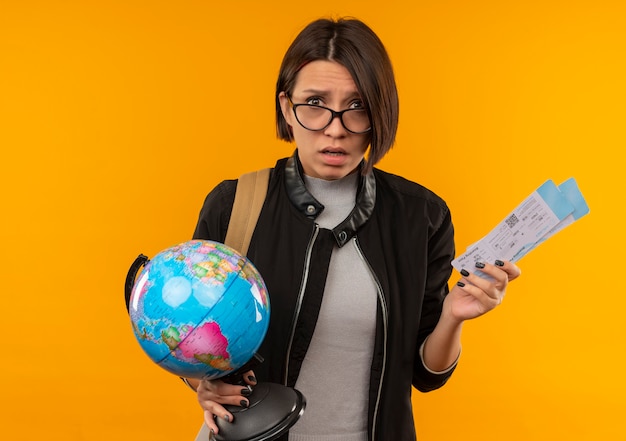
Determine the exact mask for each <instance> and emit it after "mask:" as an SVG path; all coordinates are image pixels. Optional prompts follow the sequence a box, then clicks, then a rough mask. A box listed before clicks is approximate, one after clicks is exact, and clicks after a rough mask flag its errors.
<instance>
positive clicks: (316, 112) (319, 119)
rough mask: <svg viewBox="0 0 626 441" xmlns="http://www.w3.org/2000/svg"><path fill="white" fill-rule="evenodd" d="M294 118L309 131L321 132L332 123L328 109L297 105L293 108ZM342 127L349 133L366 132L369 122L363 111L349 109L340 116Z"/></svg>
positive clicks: (331, 114)
mask: <svg viewBox="0 0 626 441" xmlns="http://www.w3.org/2000/svg"><path fill="white" fill-rule="evenodd" d="M295 112H296V117H297V118H298V121H299V122H300V124H302V126H303V127H304V128H306V129H309V130H322V129H324V128H326V127H327V126H328V125H329V124H330V123H331V121H332V118H333V113H332V111H331V110H330V109H326V108H324V107H320V106H313V105H299V106H296V108H295ZM340 118H341V120H342V122H343V125H344V127H345V128H346V129H348V130H349V131H351V132H355V133H359V132H367V131H368V130H369V128H370V120H369V116H368V115H367V111H366V110H364V109H349V110H346V111H344V112H342V114H341V116H340Z"/></svg>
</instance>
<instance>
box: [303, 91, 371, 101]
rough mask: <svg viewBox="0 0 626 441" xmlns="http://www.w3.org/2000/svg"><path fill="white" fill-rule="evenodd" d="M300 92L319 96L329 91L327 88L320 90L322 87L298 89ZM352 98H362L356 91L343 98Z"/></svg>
mask: <svg viewBox="0 0 626 441" xmlns="http://www.w3.org/2000/svg"><path fill="white" fill-rule="evenodd" d="M300 93H301V94H305V95H320V96H327V95H328V94H329V93H330V92H329V91H328V90H322V89H304V90H302V91H300ZM353 98H358V99H362V98H361V94H360V93H359V92H358V91H356V90H355V91H354V92H352V93H351V94H349V95H347V97H346V98H345V99H347V100H350V99H353Z"/></svg>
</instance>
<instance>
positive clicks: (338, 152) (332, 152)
mask: <svg viewBox="0 0 626 441" xmlns="http://www.w3.org/2000/svg"><path fill="white" fill-rule="evenodd" d="M322 153H323V154H324V155H329V156H344V155H346V152H345V150H343V149H340V148H334V147H327V148H325V149H324V150H322Z"/></svg>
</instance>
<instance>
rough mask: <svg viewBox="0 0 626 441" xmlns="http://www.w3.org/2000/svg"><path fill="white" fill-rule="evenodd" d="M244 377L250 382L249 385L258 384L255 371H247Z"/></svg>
mask: <svg viewBox="0 0 626 441" xmlns="http://www.w3.org/2000/svg"><path fill="white" fill-rule="evenodd" d="M243 378H244V381H245V382H246V383H248V384H249V385H251V386H256V383H257V381H256V377H255V375H254V371H248V372H246V373H245V374H243Z"/></svg>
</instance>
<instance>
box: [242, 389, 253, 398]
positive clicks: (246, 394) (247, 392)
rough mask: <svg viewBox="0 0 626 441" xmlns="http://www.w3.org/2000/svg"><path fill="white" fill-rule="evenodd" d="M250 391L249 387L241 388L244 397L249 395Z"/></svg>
mask: <svg viewBox="0 0 626 441" xmlns="http://www.w3.org/2000/svg"><path fill="white" fill-rule="evenodd" d="M251 393H252V389H250V388H249V387H244V388H243V389H241V395H243V396H244V397H247V396H249V395H250V394H251Z"/></svg>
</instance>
